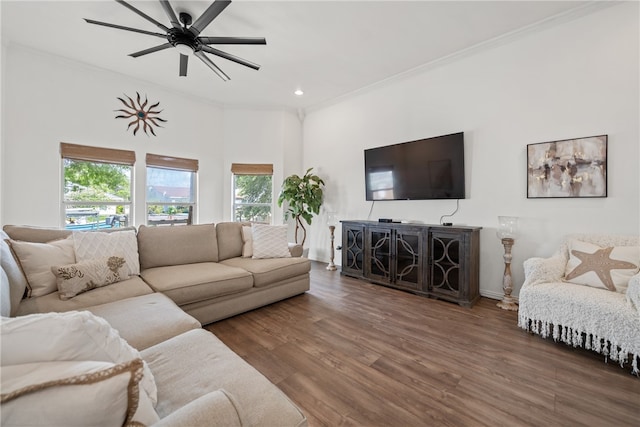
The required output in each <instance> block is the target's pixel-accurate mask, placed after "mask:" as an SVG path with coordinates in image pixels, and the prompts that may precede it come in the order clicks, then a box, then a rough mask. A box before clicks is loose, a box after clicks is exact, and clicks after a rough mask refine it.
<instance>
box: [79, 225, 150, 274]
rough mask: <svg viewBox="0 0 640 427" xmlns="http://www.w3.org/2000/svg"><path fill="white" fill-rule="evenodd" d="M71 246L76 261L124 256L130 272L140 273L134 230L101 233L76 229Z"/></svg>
mask: <svg viewBox="0 0 640 427" xmlns="http://www.w3.org/2000/svg"><path fill="white" fill-rule="evenodd" d="M73 247H74V249H75V251H76V260H77V261H87V260H91V259H98V258H104V257H110V256H113V255H118V256H124V259H126V260H127V266H128V267H129V270H130V271H131V273H130V274H132V275H138V274H140V260H139V258H138V240H137V238H136V232H135V231H133V230H125V231H121V232H118V233H103V232H96V231H78V232H75V233H73Z"/></svg>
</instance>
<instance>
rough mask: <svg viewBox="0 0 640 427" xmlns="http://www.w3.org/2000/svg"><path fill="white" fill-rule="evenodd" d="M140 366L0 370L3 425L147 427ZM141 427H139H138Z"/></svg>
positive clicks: (82, 364) (148, 409) (150, 418)
mask: <svg viewBox="0 0 640 427" xmlns="http://www.w3.org/2000/svg"><path fill="white" fill-rule="evenodd" d="M143 378H144V377H143V362H142V360H141V359H139V358H138V359H133V360H131V361H129V362H123V363H119V364H115V363H112V362H105V361H54V362H41V363H26V364H20V365H12V366H3V367H2V424H3V425H14V426H19V425H22V426H26V425H29V426H88V425H95V426H98V425H105V426H106V425H114V426H115V425H133V423H135V422H138V423H141V424H142V425H151V424H154V423H155V422H157V421H159V417H158V414H157V413H156V412H155V411H154V409H153V406H152V404H151V401H150V399H149V396H148V395H147V393H146V392H145V391H144V388H142V387H140V380H141V379H143ZM138 425H140V424H138Z"/></svg>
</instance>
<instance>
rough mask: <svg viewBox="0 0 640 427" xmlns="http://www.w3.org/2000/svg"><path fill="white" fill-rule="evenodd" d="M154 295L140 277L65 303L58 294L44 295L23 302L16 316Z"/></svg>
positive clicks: (134, 277) (82, 295)
mask: <svg viewBox="0 0 640 427" xmlns="http://www.w3.org/2000/svg"><path fill="white" fill-rule="evenodd" d="M151 293H153V289H151V288H150V287H149V285H147V284H146V283H145V282H144V281H143V280H142V279H141V278H140V277H138V276H133V277H131V278H130V279H127V280H123V281H122V282H117V283H113V284H111V285H109V286H104V287H102V288H96V289H92V290H90V291H89V292H85V293H82V294H80V295H77V296H76V297H74V298H72V299H70V300H67V301H63V300H61V299H60V297H59V296H58V292H54V293H51V294H48V295H44V296H41V297H37V298H29V299H25V300H22V302H21V303H20V305H19V306H18V309H17V310H16V315H18V316H22V315H25V314H32V313H46V312H49V311H57V312H65V311H71V310H82V309H85V308H87V307H90V306H92V305H97V304H104V303H107V302H111V301H118V300H121V299H124V298H130V297H135V296H139V295H147V294H151Z"/></svg>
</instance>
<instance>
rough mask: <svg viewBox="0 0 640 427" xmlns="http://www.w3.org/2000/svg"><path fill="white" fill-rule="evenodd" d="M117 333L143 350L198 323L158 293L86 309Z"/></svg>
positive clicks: (198, 323) (196, 325) (197, 325)
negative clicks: (105, 321)
mask: <svg viewBox="0 0 640 427" xmlns="http://www.w3.org/2000/svg"><path fill="white" fill-rule="evenodd" d="M87 310H88V311H90V312H92V313H93V314H95V315H96V316H100V317H102V318H103V319H106V320H107V322H109V324H110V325H111V326H112V327H113V329H115V330H117V331H118V332H119V333H120V336H121V337H122V338H123V339H125V340H126V341H127V342H128V343H129V344H130V345H131V346H132V347H134V348H136V349H138V350H142V349H145V348H147V347H151V346H152V345H155V344H158V343H159V342H162V341H165V340H168V339H169V338H172V337H175V336H176V335H180V334H181V333H183V332H186V331H190V330H191V329H199V328H200V327H201V325H200V322H198V321H197V320H196V319H195V318H193V317H191V316H189V315H188V314H187V313H185V312H184V311H182V310H181V309H180V308H179V307H178V306H177V305H176V303H174V302H173V301H172V300H171V299H170V298H169V297H167V296H165V295H163V294H161V293H157V292H156V293H153V294H149V295H142V296H139V297H133V298H126V299H123V300H120V301H114V302H110V303H107V304H100V305H94V306H92V307H88V308H87Z"/></svg>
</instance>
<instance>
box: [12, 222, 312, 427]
mask: <svg viewBox="0 0 640 427" xmlns="http://www.w3.org/2000/svg"><path fill="white" fill-rule="evenodd" d="M3 229H4V232H6V234H5V235H4V236H3V241H2V242H0V243H1V244H2V245H3V246H2V255H3V256H2V271H1V273H2V279H3V280H2V292H1V298H0V299H1V300H2V311H3V312H2V316H3V318H2V324H1V330H2V340H3V344H5V341H7V342H10V338H11V337H15V335H11V334H15V332H16V331H20V330H21V325H22V324H23V323H24V324H26V325H27V326H25V328H27V327H29V326H28V325H30V324H32V323H33V321H34V320H33V319H34V318H36V319H37V318H39V317H47V316H50V317H51V320H50V322H52V323H50V324H51V325H53V324H54V323H55V322H58V321H60V319H59V316H65V315H67V316H70V317H74V316H79V315H80V314H82V313H85V314H84V315H85V316H93V317H95V318H96V319H104V320H106V322H107V323H108V325H109V328H112V329H113V330H114V331H117V336H119V337H120V338H121V339H122V340H124V341H123V342H126V344H122V345H127V346H131V347H132V349H133V350H132V351H134V352H135V354H136V355H138V356H139V357H140V358H141V359H142V360H143V361H144V363H145V364H146V365H147V366H148V367H149V369H150V372H151V373H152V376H153V380H154V382H155V386H156V387H157V402H156V404H155V406H154V410H153V411H152V412H153V413H152V418H149V417H147V418H144V417H143V418H142V419H143V420H146V421H147V424H152V425H167V426H168V425H184V426H197V425H225V426H226V425H266V426H275V425H278V426H287V425H291V426H299V425H300V426H302V425H306V423H307V422H306V418H305V416H304V414H303V413H302V412H301V411H300V410H299V409H298V408H297V407H296V405H295V404H293V403H292V402H291V400H289V398H288V397H287V396H285V395H284V394H283V393H282V392H281V391H280V390H279V389H278V388H277V387H276V386H275V385H274V384H272V383H271V382H270V381H268V380H267V379H266V378H265V377H264V376H263V375H262V374H260V373H259V372H258V371H256V370H255V369H254V368H253V367H251V366H250V365H248V364H247V363H246V362H245V361H244V360H243V359H242V358H240V357H239V356H238V355H236V354H235V353H233V351H231V350H230V349H229V348H227V347H226V346H225V345H224V344H223V343H222V342H221V341H220V340H218V339H217V338H216V337H215V336H214V335H213V334H211V333H210V332H208V331H205V330H203V329H202V328H201V324H206V323H210V322H213V321H216V320H219V319H222V318H225V317H229V316H232V315H235V314H239V313H242V312H244V311H248V310H251V309H254V308H257V307H260V306H263V305H266V304H270V303H272V302H275V301H278V300H281V299H284V298H288V297H291V296H294V295H298V294H301V293H304V292H305V291H306V290H308V289H309V270H310V262H309V260H307V259H305V258H301V257H300V255H301V253H302V251H301V248H300V247H297V246H292V247H291V248H290V250H291V253H292V255H297V256H292V257H287V258H272V259H253V258H243V257H242V249H243V244H244V242H243V239H242V224H239V223H220V224H217V225H213V224H204V225H193V226H181V227H145V226H141V227H140V228H139V229H138V230H137V234H136V242H137V250H138V254H139V261H140V264H139V269H140V274H139V275H133V276H132V277H130V278H129V279H126V280H122V281H119V282H116V283H112V284H109V285H107V286H103V287H98V288H96V289H92V290H89V291H87V292H84V293H80V294H78V295H77V296H75V297H73V298H71V299H68V300H61V299H60V297H59V295H58V292H51V293H48V294H46V295H41V296H37V297H31V298H26V299H23V298H21V297H22V295H18V296H16V291H17V290H18V292H19V290H20V289H21V288H20V286H21V284H20V283H18V282H20V280H24V275H22V278H21V277H20V274H21V271H19V268H20V265H19V264H16V262H15V260H14V259H9V256H10V255H8V254H9V245H8V244H7V242H5V239H7V238H8V239H11V240H15V241H27V242H40V243H46V242H50V241H54V240H56V239H64V238H67V237H68V236H69V234H70V232H69V231H68V230H53V229H39V228H33V227H24V226H4V228H3ZM3 234H4V233H3ZM74 237H75V236H74ZM12 263H13V264H12ZM16 270H18V271H16ZM86 312H89V313H91V314H90V315H89V314H88V313H86ZM64 321H68V319H67V320H64ZM52 328H53V326H52ZM63 335H64V334H63ZM26 336H27V337H28V336H29V335H26ZM53 338H55V339H54V340H53V342H54V343H55V342H56V341H64V339H65V338H64V337H53ZM21 339H22V340H23V341H25V340H26V342H24V346H23V345H22V343H23V341H17V342H19V343H20V344H19V345H14V346H9V348H8V347H7V346H5V345H3V346H2V349H1V351H2V363H3V369H2V378H1V380H2V381H0V383H1V384H2V388H3V390H2V393H3V395H5V392H6V390H5V388H6V387H10V386H11V384H14V387H17V386H16V385H15V384H17V383H16V381H18V380H20V381H24V379H18V380H16V379H15V378H10V377H9V375H10V372H12V371H13V370H15V369H16V368H17V367H16V366H10V367H7V366H5V360H15V359H16V354H15V353H16V352H18V353H19V352H20V351H21V348H32V347H33V346H36V347H37V346H38V345H46V344H41V343H33V342H28V338H27V339H25V338H24V337H22V338H21ZM45 341H46V339H45ZM91 345H93V343H92V344H91ZM46 348H48V347H46ZM48 353H51V352H49V351H41V352H39V351H34V350H33V349H31V350H30V352H29V354H31V355H33V354H37V356H35V357H36V358H35V359H34V360H31V359H33V357H32V356H29V357H27V359H29V360H27V361H28V362H29V363H34V362H37V363H39V364H42V363H45V362H46V363H50V362H51V361H50V360H48V359H47V358H48V357H53V356H51V355H48ZM54 353H55V352H54ZM65 354H66V351H65ZM12 356H13V359H12ZM64 357H66V358H63V359H62V360H63V361H64V362H65V363H68V362H69V359H68V356H64ZM18 360H22V359H20V357H18ZM25 360H26V359H25ZM60 360H61V359H59V358H58V359H56V361H58V362H59V361H60ZM109 362H112V363H116V361H113V360H110V361H109ZM14 363H15V362H14ZM105 363H106V362H105ZM9 368H11V369H9ZM18 372H19V370H18ZM5 373H6V375H5ZM12 381H13V382H12ZM20 381H18V383H19V382H20ZM65 390H67V389H65ZM39 393H43V392H42V391H41V392H39ZM141 393H142V392H141ZM27 397H30V398H33V395H31V394H27ZM3 399H4V398H3ZM26 399H27V398H25V397H18V398H16V399H15V400H11V401H9V402H5V401H4V400H3V403H2V406H3V408H2V411H0V412H2V417H3V418H2V425H15V424H19V423H20V421H19V420H20V418H19V417H18V418H11V417H12V416H17V415H16V414H24V411H21V410H20V409H19V408H20V406H19V403H20V402H21V401H25V402H26V401H27V400H26ZM141 402H142V400H140V403H139V405H138V408H140V407H141V406H142V403H141ZM130 403H131V402H129V406H131V405H130ZM11 405H14V406H11ZM16 405H17V406H16ZM16 407H17V408H18V409H16ZM30 410H32V411H33V408H32V407H31V409H30ZM61 410H62V409H61ZM99 411H100V410H99V409H96V411H95V412H99ZM71 412H72V411H71ZM71 412H70V413H71ZM111 412H113V411H111ZM36 413H37V411H36ZM136 414H137V413H136ZM69 416H71V415H69ZM154 417H155V418H154ZM49 420H50V418H49ZM149 420H151V421H149ZM134 421H137V420H136V419H135V418H134ZM127 422H128V423H129V424H132V425H134V424H135V423H132V422H131V420H130V419H129V420H128V421H127ZM127 422H124V423H125V424H127ZM65 424H67V425H73V424H74V422H73V420H72V419H69V420H65ZM80 424H81V423H80Z"/></svg>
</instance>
